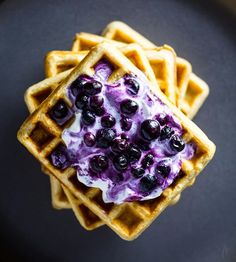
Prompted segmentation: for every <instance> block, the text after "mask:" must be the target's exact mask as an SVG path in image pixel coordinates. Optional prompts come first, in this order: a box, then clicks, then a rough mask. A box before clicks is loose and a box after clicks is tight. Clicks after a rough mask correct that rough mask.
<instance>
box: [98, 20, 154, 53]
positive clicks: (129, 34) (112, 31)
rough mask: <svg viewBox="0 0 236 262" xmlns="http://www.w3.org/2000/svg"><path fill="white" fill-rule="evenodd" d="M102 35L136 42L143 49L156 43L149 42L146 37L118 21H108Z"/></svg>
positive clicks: (152, 46)
mask: <svg viewBox="0 0 236 262" xmlns="http://www.w3.org/2000/svg"><path fill="white" fill-rule="evenodd" d="M102 36H104V37H105V38H107V39H111V40H115V41H120V42H123V43H126V44H130V43H138V44H139V45H141V46H142V47H143V48H145V49H153V48H155V47H156V45H155V44H153V43H152V42H150V41H149V40H148V39H147V38H145V37H144V36H142V35H141V34H139V33H138V32H137V31H135V30H133V29H132V28H131V27H129V26H128V25H127V24H125V23H123V22H120V21H113V22H111V23H109V24H108V25H107V26H106V28H105V29H104V30H103V32H102Z"/></svg>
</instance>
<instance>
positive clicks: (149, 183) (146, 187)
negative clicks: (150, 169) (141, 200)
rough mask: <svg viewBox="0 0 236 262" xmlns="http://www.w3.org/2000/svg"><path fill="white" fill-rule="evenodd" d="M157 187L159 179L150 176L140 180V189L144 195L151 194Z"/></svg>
mask: <svg viewBox="0 0 236 262" xmlns="http://www.w3.org/2000/svg"><path fill="white" fill-rule="evenodd" d="M156 186H157V178H156V177H155V176H152V175H150V174H148V175H146V176H144V177H142V178H141V179H140V184H139V188H140V191H141V192H142V193H150V192H151V191H152V190H153V189H155V187H156Z"/></svg>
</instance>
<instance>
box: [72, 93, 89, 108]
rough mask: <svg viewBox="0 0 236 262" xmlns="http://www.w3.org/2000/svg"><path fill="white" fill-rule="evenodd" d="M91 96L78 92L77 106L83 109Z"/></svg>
mask: <svg viewBox="0 0 236 262" xmlns="http://www.w3.org/2000/svg"><path fill="white" fill-rule="evenodd" d="M88 100H89V97H88V96H87V95H85V94H84V93H80V94H78V96H77V97H76V100H75V106H76V107H77V108H79V109H83V108H85V107H86V106H87V105H88Z"/></svg>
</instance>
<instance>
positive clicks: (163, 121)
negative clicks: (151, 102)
mask: <svg viewBox="0 0 236 262" xmlns="http://www.w3.org/2000/svg"><path fill="white" fill-rule="evenodd" d="M156 120H157V121H158V122H159V124H160V125H161V126H164V125H165V124H166V115H165V114H163V113H161V114H159V115H158V116H156Z"/></svg>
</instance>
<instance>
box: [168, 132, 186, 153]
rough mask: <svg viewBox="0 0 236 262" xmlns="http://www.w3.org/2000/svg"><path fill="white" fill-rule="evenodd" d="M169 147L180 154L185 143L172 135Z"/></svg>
mask: <svg viewBox="0 0 236 262" xmlns="http://www.w3.org/2000/svg"><path fill="white" fill-rule="evenodd" d="M170 146H171V148H172V149H173V150H175V151H177V152H181V151H182V150H183V149H184V147H185V143H184V141H183V140H182V139H181V138H180V137H179V136H178V135H173V136H172V137H171V139H170Z"/></svg>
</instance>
